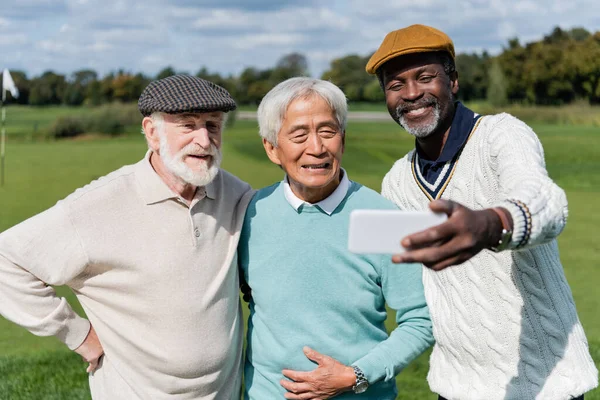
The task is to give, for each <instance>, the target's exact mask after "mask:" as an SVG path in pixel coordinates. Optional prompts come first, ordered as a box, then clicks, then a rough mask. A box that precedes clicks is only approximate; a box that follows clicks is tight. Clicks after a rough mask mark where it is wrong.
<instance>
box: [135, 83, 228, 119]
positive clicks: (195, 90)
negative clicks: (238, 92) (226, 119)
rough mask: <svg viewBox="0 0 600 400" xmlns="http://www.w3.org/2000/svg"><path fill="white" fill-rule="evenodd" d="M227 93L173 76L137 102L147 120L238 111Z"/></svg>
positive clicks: (149, 86)
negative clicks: (159, 114) (159, 116)
mask: <svg viewBox="0 0 600 400" xmlns="http://www.w3.org/2000/svg"><path fill="white" fill-rule="evenodd" d="M235 108H236V104H235V101H234V100H233V98H231V95H230V94H229V92H228V91H227V90H225V89H224V88H222V87H221V86H219V85H215V84H214V83H212V82H209V81H207V80H204V79H201V78H197V77H195V76H189V75H173V76H169V77H167V78H163V79H159V80H157V81H153V82H150V84H149V85H148V86H146V89H144V91H143V92H142V94H141V96H140V99H139V100H138V109H139V110H140V112H141V113H142V115H144V116H148V115H150V114H152V113H153V112H155V111H159V112H164V113H168V114H177V113H183V112H212V111H224V112H227V111H231V110H235Z"/></svg>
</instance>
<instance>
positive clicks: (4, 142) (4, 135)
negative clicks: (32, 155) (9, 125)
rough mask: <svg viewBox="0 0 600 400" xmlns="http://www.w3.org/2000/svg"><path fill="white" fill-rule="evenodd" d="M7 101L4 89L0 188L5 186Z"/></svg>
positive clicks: (0, 147) (0, 149) (0, 143)
mask: <svg viewBox="0 0 600 400" xmlns="http://www.w3.org/2000/svg"><path fill="white" fill-rule="evenodd" d="M5 101H6V90H5V89H4V87H3V88H2V105H1V108H2V135H1V136H0V187H2V186H4V157H5V149H4V148H5V146H6V122H5V120H6V110H5V109H4V102H5Z"/></svg>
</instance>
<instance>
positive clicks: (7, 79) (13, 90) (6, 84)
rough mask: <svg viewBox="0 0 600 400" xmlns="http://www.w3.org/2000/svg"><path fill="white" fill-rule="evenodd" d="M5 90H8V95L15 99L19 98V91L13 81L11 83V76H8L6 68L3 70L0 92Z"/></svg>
mask: <svg viewBox="0 0 600 400" xmlns="http://www.w3.org/2000/svg"><path fill="white" fill-rule="evenodd" d="M5 90H8V91H9V92H10V94H12V97H14V98H15V99H16V98H17V97H19V89H17V86H16V85H15V81H13V79H12V76H10V73H9V72H8V69H6V68H4V71H3V72H2V91H5ZM2 94H4V93H2ZM2 97H4V96H2Z"/></svg>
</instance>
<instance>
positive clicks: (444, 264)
mask: <svg viewBox="0 0 600 400" xmlns="http://www.w3.org/2000/svg"><path fill="white" fill-rule="evenodd" d="M469 258H470V257H467V256H465V253H460V254H459V255H457V256H455V257H450V258H447V259H445V260H443V261H440V262H438V263H435V264H432V265H427V268H430V269H432V270H434V271H441V270H443V269H446V268H448V267H452V266H454V265H459V264H462V263H463V262H465V261H466V260H468V259H469Z"/></svg>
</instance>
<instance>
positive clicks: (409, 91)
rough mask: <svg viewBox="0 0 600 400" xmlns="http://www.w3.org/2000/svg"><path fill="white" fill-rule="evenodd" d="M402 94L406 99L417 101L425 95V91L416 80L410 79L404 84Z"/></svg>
mask: <svg viewBox="0 0 600 400" xmlns="http://www.w3.org/2000/svg"><path fill="white" fill-rule="evenodd" d="M401 95H402V98H403V99H404V100H407V101H415V100H417V99H418V98H419V97H421V96H422V95H423V91H422V90H421V88H420V86H419V84H418V83H417V82H416V81H413V80H410V81H408V82H406V84H405V85H404V90H402V92H401Z"/></svg>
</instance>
